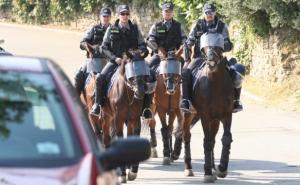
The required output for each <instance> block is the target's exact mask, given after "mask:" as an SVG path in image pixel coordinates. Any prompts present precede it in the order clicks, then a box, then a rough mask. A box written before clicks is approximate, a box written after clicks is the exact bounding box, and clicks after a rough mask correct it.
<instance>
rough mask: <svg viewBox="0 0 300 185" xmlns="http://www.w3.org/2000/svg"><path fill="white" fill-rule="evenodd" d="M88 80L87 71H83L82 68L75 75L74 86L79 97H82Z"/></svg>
mask: <svg viewBox="0 0 300 185" xmlns="http://www.w3.org/2000/svg"><path fill="white" fill-rule="evenodd" d="M85 80H86V74H85V71H84V70H83V68H80V69H79V70H78V71H77V72H76V74H75V78H74V81H75V82H74V86H75V89H76V92H77V93H78V95H79V96H80V94H81V92H82V91H83V90H84V83H85Z"/></svg>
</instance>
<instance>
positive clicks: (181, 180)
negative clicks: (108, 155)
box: [0, 23, 300, 185]
mask: <svg viewBox="0 0 300 185" xmlns="http://www.w3.org/2000/svg"><path fill="white" fill-rule="evenodd" d="M82 35H83V33H78V32H70V31H58V30H52V29H42V28H37V27H28V26H15V25H7V24H2V23H0V39H5V43H4V44H3V45H2V46H3V47H4V48H5V49H7V50H8V51H10V52H12V53H14V54H16V55H26V56H41V57H48V58H51V59H53V60H55V61H56V62H57V63H58V64H59V65H60V66H61V67H62V68H63V69H64V70H65V72H66V73H67V75H68V76H69V77H70V79H71V80H72V78H73V75H74V72H75V71H76V69H77V68H79V66H80V64H81V63H82V62H84V60H85V56H84V52H83V51H81V50H80V49H79V41H80V40H81V37H82ZM242 100H243V102H244V108H245V110H244V111H243V112H241V113H237V114H234V117H233V124H232V134H233V140H234V142H233V143H232V149H231V155H230V158H231V160H230V164H229V175H228V177H227V178H226V179H219V180H218V181H216V183H217V184H224V185H225V184H228V185H229V184H230V185H231V184H239V185H254V184H280V185H299V184H300V115H299V113H296V112H285V111H281V110H278V109H275V108H267V107H266V106H264V104H263V102H258V101H257V100H258V99H257V98H253V96H249V94H248V93H247V94H246V93H243V97H242ZM157 125H158V126H157V128H156V132H157V136H158V154H159V158H157V159H150V160H148V161H146V162H144V163H143V164H141V166H140V171H139V174H138V179H137V180H136V181H134V182H128V184H143V185H147V184H149V185H150V184H160V185H161V184H170V185H171V184H201V183H203V147H202V140H203V134H202V128H201V125H200V123H198V124H197V125H196V126H195V127H194V128H193V129H192V143H191V150H192V158H193V160H192V164H193V168H194V173H195V176H194V177H185V176H184V173H183V170H184V164H183V160H182V155H181V156H180V159H179V161H176V162H175V163H173V164H172V165H170V166H163V165H162V148H161V147H162V142H161V137H160V125H159V123H158V124H157ZM219 132H220V133H219V134H218V138H217V140H216V141H217V142H216V147H215V155H216V160H218V159H219V157H218V156H220V151H221V141H220V135H221V132H222V129H220V131H219ZM144 137H149V134H148V133H147V132H146V133H144Z"/></svg>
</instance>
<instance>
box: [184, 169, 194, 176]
mask: <svg viewBox="0 0 300 185" xmlns="http://www.w3.org/2000/svg"><path fill="white" fill-rule="evenodd" d="M184 175H185V176H186V177H192V176H194V172H193V170H192V169H185V170H184Z"/></svg>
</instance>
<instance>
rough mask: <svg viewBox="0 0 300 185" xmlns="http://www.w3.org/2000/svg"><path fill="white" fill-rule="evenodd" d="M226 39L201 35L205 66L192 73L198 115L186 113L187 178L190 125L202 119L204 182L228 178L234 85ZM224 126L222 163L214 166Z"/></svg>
mask: <svg viewBox="0 0 300 185" xmlns="http://www.w3.org/2000/svg"><path fill="white" fill-rule="evenodd" d="M223 47H224V39H223V36H222V35H220V34H217V33H205V34H203V35H202V36H201V49H202V51H204V53H205V55H206V59H205V61H204V63H205V64H204V66H203V67H202V68H197V69H196V71H194V73H193V92H192V100H191V101H192V104H193V106H194V107H195V110H196V113H184V114H183V142H184V149H185V157H184V162H185V175H186V176H193V171H192V165H191V149H190V140H191V133H190V127H191V124H193V123H195V122H196V121H197V120H199V118H200V119H201V124H202V128H203V132H204V143H203V147H204V155H205V160H204V182H214V181H215V180H216V179H217V177H220V178H225V177H226V175H227V170H228V163H229V153H230V146H231V142H232V134H231V122H232V109H233V97H234V86H233V83H232V79H231V77H230V74H229V72H228V68H227V64H226V62H225V61H226V60H223V56H222V53H223ZM220 122H222V124H223V128H224V132H223V137H222V146H223V147H222V154H221V160H220V164H219V165H218V166H217V168H216V167H215V164H214V145H215V136H216V134H217V132H218V130H219V125H220Z"/></svg>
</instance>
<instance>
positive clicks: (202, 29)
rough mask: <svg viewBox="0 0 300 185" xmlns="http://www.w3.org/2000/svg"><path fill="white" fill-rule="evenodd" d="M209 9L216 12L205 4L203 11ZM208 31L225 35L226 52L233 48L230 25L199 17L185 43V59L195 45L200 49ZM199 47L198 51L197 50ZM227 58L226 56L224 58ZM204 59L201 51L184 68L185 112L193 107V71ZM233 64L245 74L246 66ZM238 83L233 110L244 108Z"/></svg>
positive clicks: (183, 106)
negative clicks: (204, 35) (201, 39)
mask: <svg viewBox="0 0 300 185" xmlns="http://www.w3.org/2000/svg"><path fill="white" fill-rule="evenodd" d="M208 11H211V12H215V11H216V8H215V6H214V5H212V4H205V5H204V7H203V12H204V13H206V12H208ZM207 32H213V33H219V34H222V35H223V38H224V52H228V51H230V50H231V49H232V48H233V45H232V43H231V41H230V39H229V33H228V27H227V25H226V24H225V23H224V22H222V21H221V20H219V19H218V17H215V19H214V21H213V22H210V23H208V22H207V21H206V20H205V19H199V20H198V21H197V22H196V23H195V24H194V25H193V26H192V29H191V32H190V34H189V36H188V39H187V40H186V43H185V45H184V51H185V52H184V53H185V59H186V62H190V54H191V52H190V51H191V48H192V46H194V45H195V44H196V43H197V45H195V48H194V49H196V52H201V51H199V49H200V44H201V43H200V37H201V36H202V34H204V33H207ZM197 49H198V51H197ZM224 59H225V60H227V59H226V58H224ZM203 61H204V59H203V56H202V54H201V53H198V57H196V58H194V59H193V60H192V61H191V62H190V63H189V64H188V66H187V68H186V69H183V72H182V101H181V105H180V108H181V109H182V110H183V111H184V112H190V111H191V109H192V105H191V102H190V100H191V94H192V71H193V70H194V69H195V68H196V67H198V66H200V65H201V63H202V62H203ZM231 61H236V60H235V59H234V58H232V59H230V61H229V62H228V63H229V64H230V63H231ZM233 63H234V64H233V66H232V67H231V69H232V70H235V71H239V74H241V75H244V73H245V68H244V66H242V65H241V64H237V63H236V62H233ZM237 69H238V70H237ZM235 71H231V73H236V72H235ZM238 86H239V85H237V87H236V89H235V102H234V110H233V112H237V111H240V110H242V105H241V104H240V101H239V99H240V92H241V87H238Z"/></svg>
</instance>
